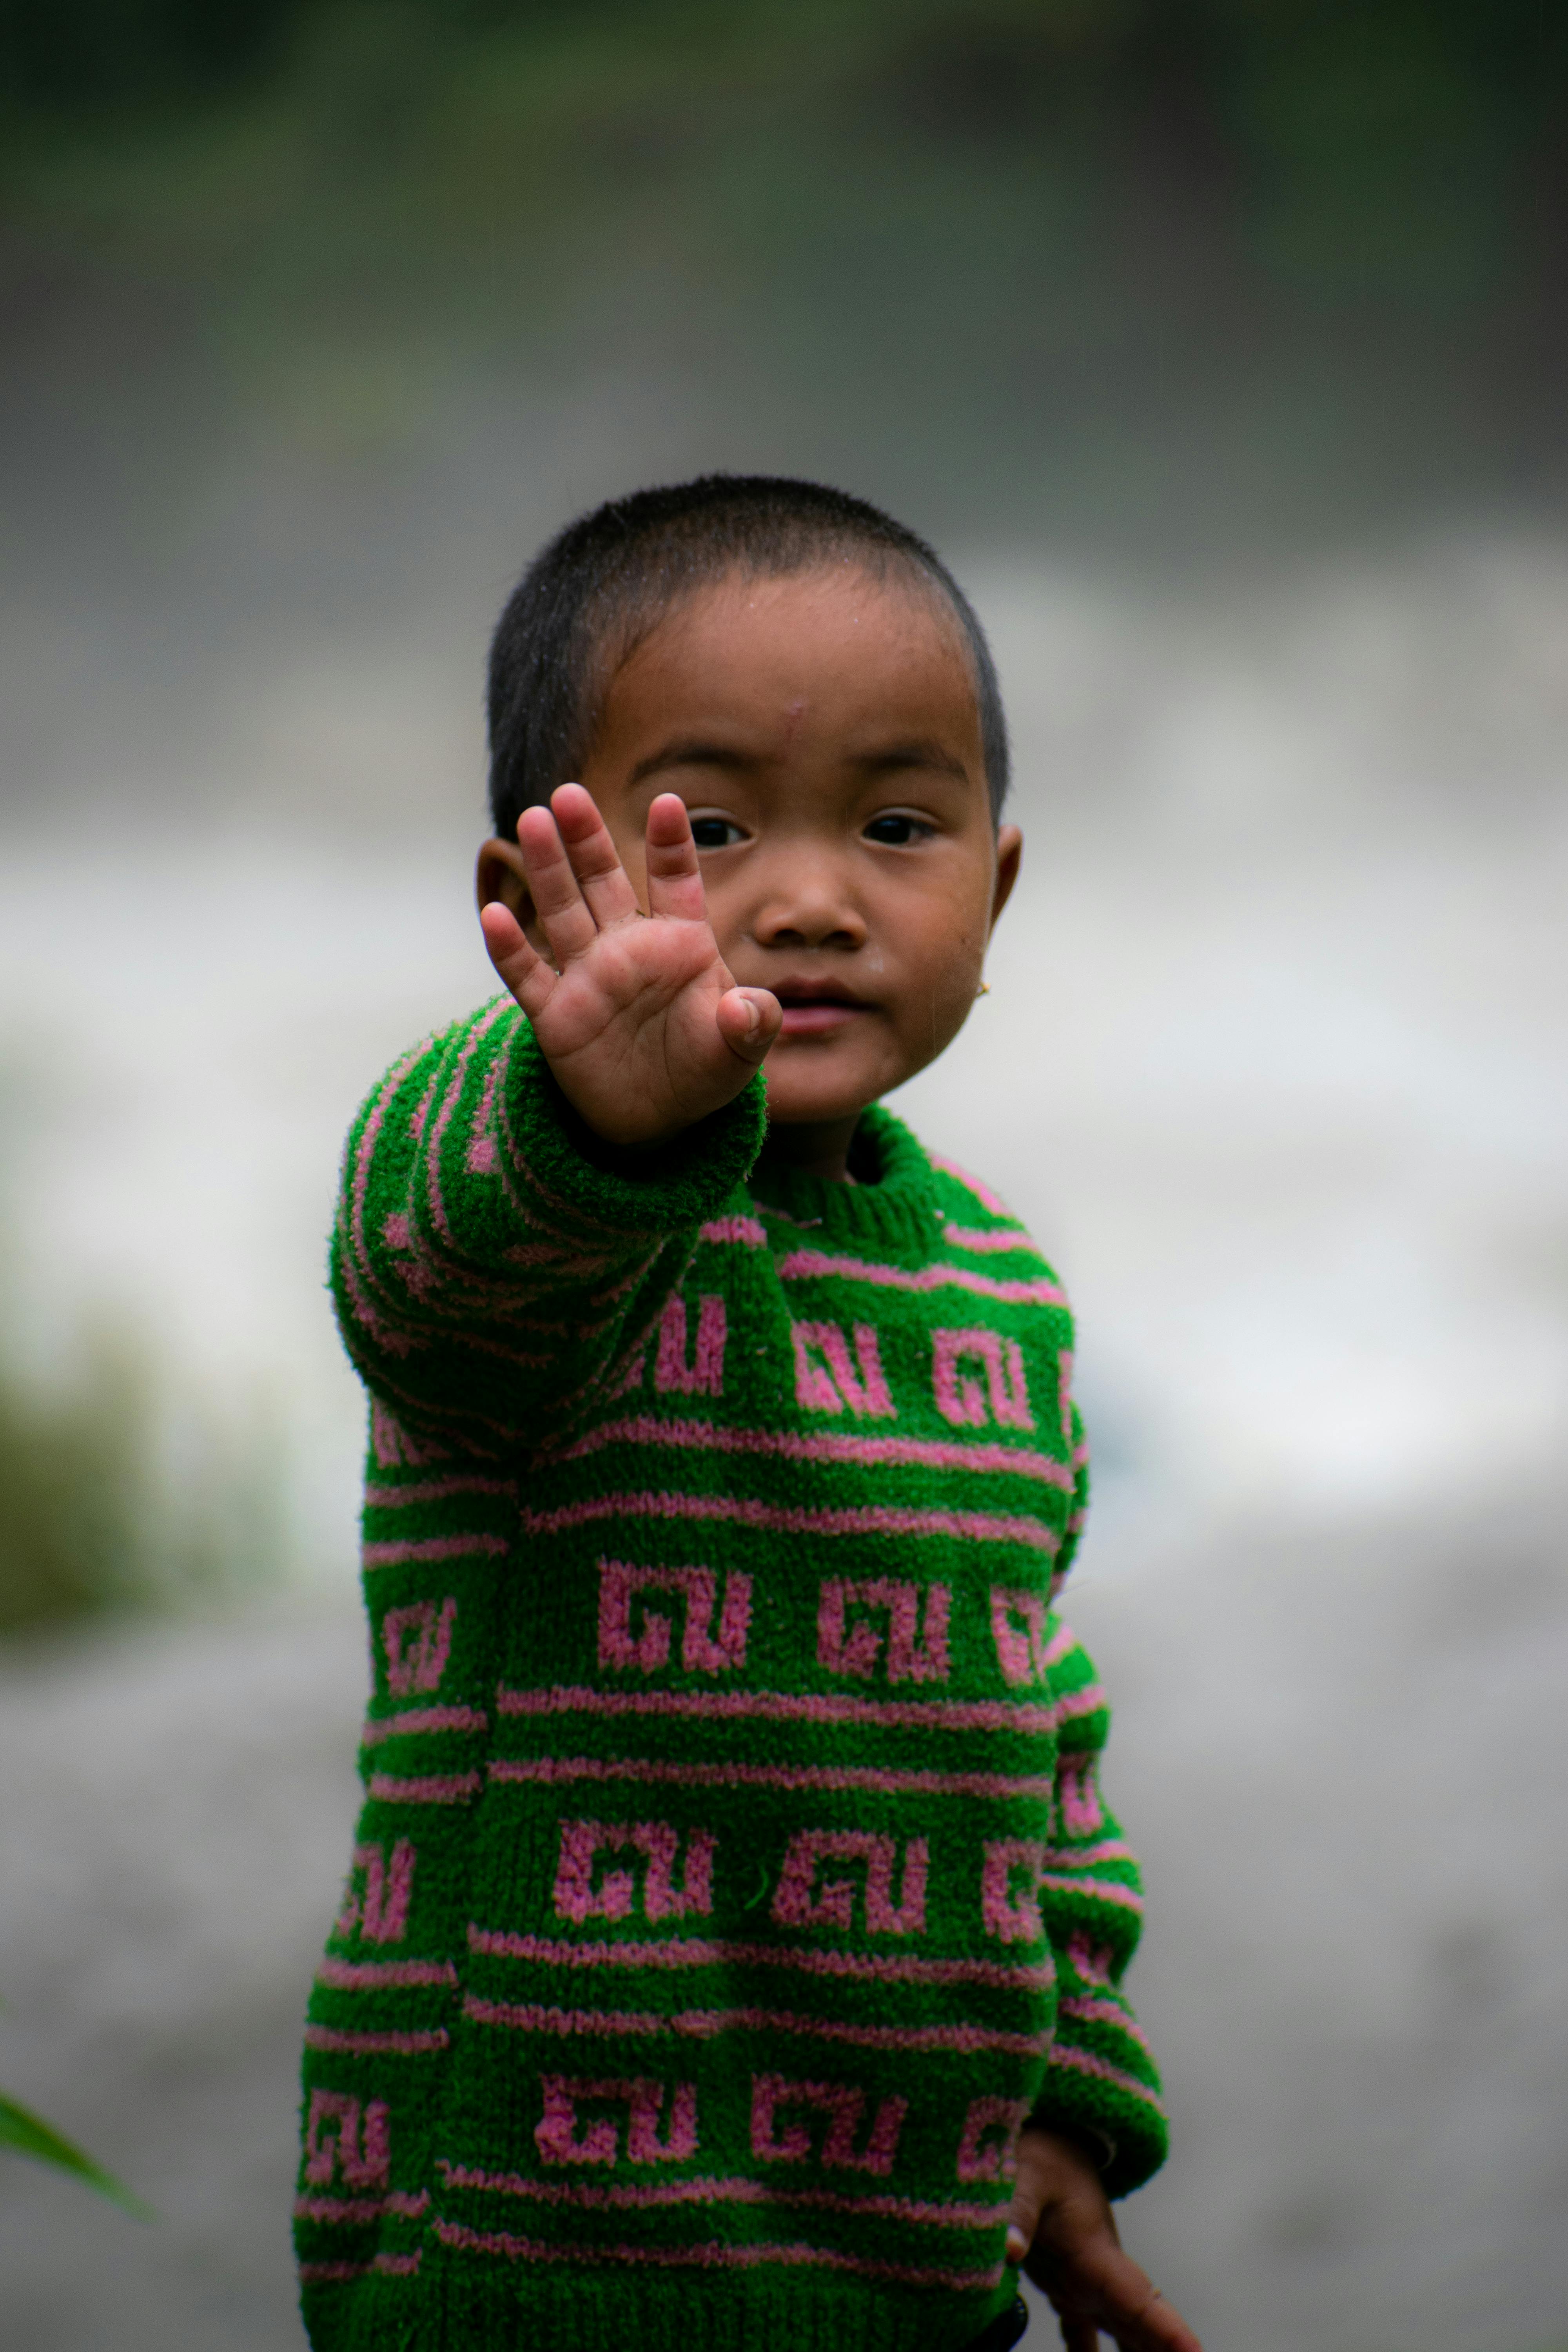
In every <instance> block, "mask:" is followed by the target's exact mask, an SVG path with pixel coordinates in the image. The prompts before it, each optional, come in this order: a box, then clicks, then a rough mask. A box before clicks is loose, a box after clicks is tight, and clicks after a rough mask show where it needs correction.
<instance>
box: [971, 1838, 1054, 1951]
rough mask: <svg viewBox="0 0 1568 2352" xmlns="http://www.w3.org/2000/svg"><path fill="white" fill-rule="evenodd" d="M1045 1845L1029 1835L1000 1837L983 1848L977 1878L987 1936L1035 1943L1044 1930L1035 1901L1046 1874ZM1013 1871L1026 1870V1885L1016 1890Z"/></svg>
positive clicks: (1006, 1940) (1003, 1940)
mask: <svg viewBox="0 0 1568 2352" xmlns="http://www.w3.org/2000/svg"><path fill="white" fill-rule="evenodd" d="M1048 1860H1049V1856H1048V1854H1047V1849H1046V1848H1045V1847H1044V1846H1043V1845H1040V1844H1037V1843H1036V1841H1035V1840H1034V1839H1032V1838H1003V1839H1001V1840H999V1841H997V1842H996V1843H988V1844H987V1845H986V1848H985V1860H984V1867H983V1870H982V1874H981V1882H980V1914H981V1917H982V1918H983V1919H984V1923H985V1932H986V1934H987V1935H988V1936H995V1937H998V1938H999V1939H1000V1941H1001V1942H1003V1943H1004V1944H1035V1943H1037V1942H1038V1941H1039V1939H1040V1937H1042V1936H1043V1935H1044V1934H1045V1932H1046V1929H1045V1922H1044V1920H1043V1919H1042V1918H1041V1917H1040V1906H1039V1901H1038V1895H1039V1887H1040V1881H1041V1880H1042V1879H1043V1878H1044V1876H1045V1874H1046V1868H1047V1862H1048ZM1016 1871H1024V1872H1026V1874H1027V1878H1028V1884H1027V1885H1026V1886H1025V1887H1022V1888H1019V1889H1016V1890H1015V1888H1014V1885H1013V1876H1014V1873H1015V1872H1016Z"/></svg>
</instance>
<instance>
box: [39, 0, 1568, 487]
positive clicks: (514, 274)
mask: <svg viewBox="0 0 1568 2352" xmlns="http://www.w3.org/2000/svg"><path fill="white" fill-rule="evenodd" d="M0 106H3V108H4V112H5V120H6V121H7V124H8V134H9V135H8V137H7V139H6V142H5V144H6V150H7V153H8V158H9V160H8V163H7V165H6V167H5V175H4V178H3V180H0V204H3V205H4V206H5V213H6V215H8V218H9V222H10V239H9V256H10V266H11V269H12V273H13V275H14V276H16V275H17V274H18V273H20V274H21V276H23V277H26V273H27V272H28V271H31V272H32V273H33V276H34V278H36V277H37V272H38V270H39V269H40V268H45V269H46V272H47V269H48V268H62V267H66V266H67V264H68V258H69V257H73V256H74V257H76V258H77V260H78V261H79V263H81V264H82V265H83V266H89V265H90V266H91V267H93V268H106V269H109V270H110V271H118V272H121V273H126V274H128V275H129V277H130V278H131V279H132V282H134V283H136V284H137V285H139V286H141V287H143V288H146V289H150V293H151V299H152V300H153V305H154V307H155V308H156V309H157V310H159V314H160V315H173V314H174V312H177V311H179V310H180V306H181V304H182V303H184V304H185V305H187V306H188V310H189V315H190V317H191V318H192V319H193V320H195V322H196V323H195V326H194V327H193V328H192V331H193V332H194V333H195V334H197V335H198V337H199V338H201V339H202V340H203V341H204V343H205V347H206V348H208V349H216V350H217V351H218V352H220V353H223V354H226V358H225V359H224V361H223V364H224V365H225V366H226V368H227V369H228V371H229V380H230V383H231V386H232V387H233V388H234V390H235V396H236V397H237V399H238V400H239V401H240V402H241V404H247V403H248V404H253V405H254V404H260V405H261V406H263V407H265V406H267V405H268V404H276V406H277V408H278V410H279V414H280V415H282V416H283V417H284V419H285V421H286V423H289V429H293V425H295V424H300V423H301V420H304V422H303V424H302V425H301V429H305V430H307V431H318V432H324V433H325V434H326V436H327V437H328V438H329V440H330V439H331V435H332V432H333V430H334V429H335V428H334V425H333V421H332V412H333V407H334V403H337V404H341V405H342V406H343V408H344V411H345V420H344V426H343V429H345V430H347V431H348V432H349V433H350V434H351V435H352V434H353V433H354V432H356V431H360V430H364V431H370V432H372V433H374V432H376V431H382V430H391V431H394V432H395V431H396V430H397V415H398V402H397V399H396V398H395V396H391V394H388V396H387V397H386V398H382V399H377V398H375V397H372V396H370V395H369V394H367V393H366V390H365V385H366V382H367V380H368V379H371V378H374V379H376V380H378V381H379V382H381V383H382V384H383V385H384V386H391V385H393V384H394V380H395V379H398V378H404V379H406V380H407V381H412V382H416V383H425V384H427V382H428V379H429V377H430V374H431V373H432V372H434V373H436V374H437V375H439V374H440V373H442V372H448V373H451V372H455V373H463V372H464V371H465V370H471V369H473V368H475V367H479V368H500V370H501V371H502V372H503V373H506V372H509V371H510V372H512V373H515V371H516V369H517V368H518V367H519V366H520V365H521V366H522V368H523V369H524V371H525V372H531V373H532V375H533V376H534V378H535V379H537V377H538V374H539V372H540V370H541V368H544V369H546V371H548V370H549V369H551V368H554V369H556V370H557V372H559V371H560V369H562V368H565V369H567V370H568V371H569V372H570V371H571V370H578V371H581V370H583V369H588V370H590V371H591V370H592V369H594V368H598V369H600V370H601V371H603V370H605V369H610V370H614V369H616V368H619V369H621V370H622V371H623V372H624V373H626V374H628V375H630V376H632V377H634V378H635V377H636V376H637V375H638V374H644V375H646V374H648V373H658V372H659V371H661V370H663V371H666V372H669V371H671V370H673V371H676V372H684V373H686V374H687V375H689V376H692V375H694V376H697V377H700V379H701V380H702V381H703V382H704V383H706V384H708V385H709V386H710V387H712V388H713V390H714V393H715V397H716V401H717V403H718V404H719V406H720V408H721V409H727V410H728V411H730V412H731V413H732V412H734V411H735V410H736V409H738V408H744V409H745V410H746V411H747V413H750V414H754V415H757V416H758V417H759V418H760V419H762V420H763V426H764V427H767V428H768V429H772V423H776V424H777V430H776V431H775V433H774V438H775V440H781V439H782V441H784V442H786V443H787V444H788V446H790V447H791V448H796V447H798V449H799V452H800V455H801V458H802V460H803V461H805V460H813V459H817V458H820V462H822V463H824V464H829V463H837V464H839V465H840V466H843V465H845V464H847V463H852V462H853V453H854V452H855V451H857V450H859V449H868V450H870V449H875V450H876V451H877V452H878V453H879V461H878V462H879V480H880V484H881V487H882V488H883V490H884V492H885V493H886V494H888V495H890V496H892V495H898V494H899V491H900V484H901V482H902V481H903V480H905V479H906V478H907V479H908V480H910V481H911V482H912V481H915V480H917V479H920V480H925V481H930V480H931V479H932V478H936V479H938V480H951V481H954V482H955V483H956V485H957V487H956V488H955V490H954V491H953V493H952V496H951V497H950V500H949V503H950V504H951V505H952V507H953V508H954V510H955V511H958V512H962V513H963V516H964V518H965V519H966V520H973V521H974V522H978V523H980V524H982V525H987V524H989V525H997V524H1002V525H1005V524H1007V523H1011V522H1017V521H1022V522H1023V523H1025V524H1026V525H1027V526H1028V527H1030V528H1035V527H1037V525H1038V524H1039V523H1040V522H1041V521H1046V522H1050V521H1052V520H1063V519H1067V520H1071V519H1072V517H1073V516H1074V515H1075V514H1081V515H1082V516H1084V517H1088V518H1090V519H1092V517H1093V516H1094V515H1095V514H1100V516H1101V517H1102V518H1103V517H1104V516H1105V515H1107V514H1109V513H1110V510H1111V509H1114V508H1115V507H1116V505H1117V503H1118V501H1120V502H1121V503H1122V504H1126V505H1132V506H1137V507H1140V508H1142V507H1145V506H1147V505H1148V503H1149V502H1150V501H1151V500H1152V501H1153V503H1154V504H1155V505H1158V503H1159V500H1160V499H1161V498H1162V497H1163V496H1164V495H1166V494H1167V493H1169V494H1173V495H1176V496H1177V497H1178V499H1179V498H1180V496H1181V495H1187V496H1189V497H1196V498H1198V499H1203V498H1205V497H1207V496H1208V495H1209V492H1210V489H1211V488H1212V487H1213V486H1214V485H1215V484H1217V483H1221V482H1223V483H1225V484H1226V485H1227V486H1228V487H1227V488H1226V496H1227V497H1228V498H1229V499H1230V501H1231V503H1232V505H1233V506H1234V507H1236V508H1237V509H1238V510H1239V509H1244V508H1245V507H1246V505H1247V500H1248V499H1249V498H1250V497H1252V496H1253V495H1254V494H1255V493H1259V494H1260V493H1261V491H1262V489H1263V486H1264V485H1265V484H1266V483H1268V482H1269V481H1271V480H1275V479H1277V478H1280V477H1291V478H1300V480H1301V481H1302V482H1303V483H1305V484H1310V492H1309V502H1310V504H1312V505H1315V504H1316V503H1318V502H1319V501H1320V500H1321V498H1322V496H1323V492H1324V488H1325V484H1329V483H1332V482H1334V481H1337V482H1338V483H1339V484H1340V486H1341V488H1342V494H1343V496H1344V497H1345V498H1346V499H1349V500H1350V501H1351V502H1352V504H1353V503H1354V502H1355V501H1357V500H1363V501H1370V502H1372V503H1373V504H1374V505H1375V504H1376V503H1377V502H1378V501H1379V500H1380V499H1388V498H1393V499H1398V497H1399V496H1401V495H1402V494H1403V493H1404V492H1405V490H1408V491H1409V492H1410V493H1411V494H1412V495H1415V496H1423V497H1429V496H1430V495H1431V494H1432V493H1433V492H1434V491H1435V490H1436V491H1439V492H1448V493H1453V494H1457V495H1458V496H1460V497H1463V496H1464V495H1465V494H1466V488H1467V485H1468V484H1470V483H1472V482H1473V484H1474V485H1475V486H1476V487H1477V488H1482V489H1485V488H1495V487H1498V486H1501V487H1504V488H1509V487H1510V486H1512V487H1521V486H1522V487H1525V488H1531V489H1533V488H1538V487H1539V486H1540V485H1541V484H1542V482H1543V481H1545V480H1547V479H1550V480H1551V481H1552V482H1553V483H1555V482H1556V481H1557V479H1558V476H1559V473H1560V470H1561V468H1560V464H1559V458H1560V451H1561V438H1562V408H1563V403H1562V393H1563V374H1564V361H1565V356H1568V11H1563V10H1562V9H1557V8H1551V7H1543V6H1542V5H1540V4H1539V0H1031V4H1030V5H1025V0H751V5H734V0H641V4H640V5H631V0H576V5H572V6H567V5H560V0H548V5H547V4H546V0H532V5H515V0H514V5H505V0H369V5H366V4H365V0H361V5H342V0H336V5H330V4H329V0H232V5H228V6H226V7H225V8H222V9H218V8H214V7H212V6H210V5H202V0H0ZM40 256H42V257H44V258H43V260H40ZM3 271H4V261H3V260H0V274H3ZM410 371H412V373H411V374H410ZM422 371H423V373H422ZM424 397H425V394H424V393H423V392H422V393H420V394H418V395H417V396H416V400H415V403H414V404H415V405H416V406H417V405H418V404H419V401H420V400H421V399H423V398H424ZM770 421H772V422H771V423H770ZM760 429H761V428H760ZM792 436H793V438H792ZM841 452H842V453H844V454H843V455H842V456H841V455H840V453H841ZM924 510H925V511H926V512H927V513H930V511H931V508H930V505H929V503H928V504H926V506H925V509H924Z"/></svg>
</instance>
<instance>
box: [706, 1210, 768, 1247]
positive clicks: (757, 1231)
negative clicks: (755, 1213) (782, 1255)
mask: <svg viewBox="0 0 1568 2352" xmlns="http://www.w3.org/2000/svg"><path fill="white" fill-rule="evenodd" d="M697 1238H698V1240H699V1241H700V1242H739V1243H740V1244H742V1247H743V1248H746V1249H766V1247H767V1245H768V1232H767V1227H766V1226H765V1225H764V1224H762V1223H759V1221H758V1220H757V1219H756V1218H755V1217H710V1219H709V1221H708V1223H706V1224H705V1225H699V1226H698V1228H697Z"/></svg>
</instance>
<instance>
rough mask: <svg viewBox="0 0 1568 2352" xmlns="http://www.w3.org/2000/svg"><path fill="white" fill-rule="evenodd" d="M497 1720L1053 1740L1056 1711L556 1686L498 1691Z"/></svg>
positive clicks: (994, 1704)
mask: <svg viewBox="0 0 1568 2352" xmlns="http://www.w3.org/2000/svg"><path fill="white" fill-rule="evenodd" d="M496 1712H497V1714H498V1715H606V1716H617V1715H651V1716H659V1715H671V1716H691V1717H699V1718H706V1719H707V1720H709V1721H717V1722H724V1721H731V1720H734V1721H744V1720H745V1719H746V1718H747V1717H760V1718H761V1719H763V1721H765V1722H771V1723H866V1724H872V1723H874V1724H880V1725H884V1726H886V1727H888V1728H889V1730H920V1731H1014V1732H1018V1733H1021V1734H1024V1735H1026V1736H1028V1737H1032V1738H1049V1737H1050V1736H1051V1734H1052V1733H1054V1732H1055V1730H1056V1727H1057V1710H1056V1708H1055V1707H1054V1706H1028V1705H1023V1704H1017V1703H1015V1702H1011V1701H1008V1700H1005V1699H940V1698H928V1699H875V1698H849V1697H847V1696H844V1695H843V1694H842V1693H840V1692H838V1691H809V1692H805V1693H802V1694H799V1695H797V1694H796V1693H795V1692H793V1691H601V1690H586V1689H581V1688H576V1689H574V1688H572V1687H570V1686H563V1685H560V1684H557V1685H556V1687H555V1688H554V1689H553V1690H537V1691H518V1690H508V1689H507V1687H506V1685H504V1684H502V1685H500V1687H499V1688H498V1689H497V1691H496Z"/></svg>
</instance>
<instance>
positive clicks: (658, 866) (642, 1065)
mask: <svg viewBox="0 0 1568 2352" xmlns="http://www.w3.org/2000/svg"><path fill="white" fill-rule="evenodd" d="M517 838H518V846H519V848H520V850H521V854H522V860H523V865H524V868H525V870H526V873H527V877H528V888H529V892H530V895H531V898H532V900H533V908H534V912H535V914H536V916H537V918H538V922H539V928H540V930H541V931H542V934H543V938H544V941H545V944H546V945H547V947H548V948H549V950H550V957H549V961H546V959H545V958H544V957H543V956H542V955H541V954H539V953H538V952H537V950H535V949H534V947H533V946H532V945H531V942H530V940H529V939H528V937H527V935H526V933H525V932H524V930H523V929H522V926H521V924H520V923H519V921H518V919H517V917H516V916H515V915H514V914H513V913H512V912H511V911H510V908H507V907H505V906H503V905H501V904H500V901H499V900H494V901H492V902H491V903H490V904H489V906H486V907H484V908H481V910H480V914H479V921H480V923H481V925H482V926H483V929H484V934H485V945H486V947H487V948H488V949H489V956H490V961H491V962H492V963H493V964H494V966H495V968H496V971H498V972H499V973H500V978H501V980H502V981H503V982H504V983H505V985H506V986H507V988H508V989H510V992H511V993H512V995H513V996H514V997H515V998H516V999H517V1002H518V1003H519V1004H521V1007H522V1009H523V1011H524V1012H525V1013H527V1015H528V1017H529V1020H530V1021H531V1023H532V1024H533V1030H534V1034H535V1035H536V1036H537V1037H538V1039H539V1042H540V1045H541V1046H542V1048H543V1051H544V1055H545V1057H546V1059H547V1060H548V1062H549V1064H550V1066H551V1068H552V1070H553V1071H554V1073H555V1077H556V1080H557V1083H558V1084H559V1086H560V1087H561V1091H562V1093H563V1095H565V1097H567V1100H568V1101H569V1102H570V1103H571V1104H572V1105H573V1107H574V1109H576V1110H577V1111H578V1112H579V1113H580V1114H581V1115H582V1117H583V1118H584V1119H586V1121H587V1123H588V1125H589V1126H590V1127H591V1128H592V1129H594V1131H595V1134H597V1135H601V1136H603V1137H604V1139H605V1141H606V1142H608V1143H620V1144H627V1145H637V1144H654V1143H662V1142H664V1141H666V1140H668V1138H669V1137H671V1136H673V1135H678V1134H679V1132H680V1130H681V1129H683V1128H687V1127H691V1126H694V1125H695V1124H696V1122H697V1121H698V1120H699V1119H701V1118H707V1117H708V1116H709V1114H710V1112H712V1111H716V1110H720V1109H721V1108H722V1107H723V1106H724V1104H725V1103H727V1102H730V1101H731V1100H732V1099H733V1097H735V1096H736V1095H738V1094H739V1093H740V1091H741V1089H742V1087H743V1086H744V1085H745V1084H746V1082H747V1080H748V1079H749V1078H750V1077H751V1076H752V1071H753V1070H754V1069H755V1068H756V1067H757V1065H758V1064H759V1063H760V1062H761V1061H762V1059H763V1055H765V1054H766V1053H767V1051H768V1048H769V1047H770V1046H771V1045H773V1041H774V1039H775V1038H776V1037H777V1035H778V1034H779V1024H780V1022H781V1020H782V1018H783V1015H782V1013H781V1012H780V1009H779V1003H778V999H777V998H776V997H775V996H773V995H772V994H771V993H770V992H769V991H768V990H766V989H765V988H737V987H736V986H735V983H734V981H733V979H732V977H731V973H730V971H729V968H728V966H727V965H726V964H725V962H724V960H723V958H722V957H721V954H720V953H719V949H718V944H717V942H716V941H715V940H714V937H713V932H712V929H711V927H710V923H709V920H708V908H707V902H706V900H705V898H704V897H703V892H702V878H701V876H700V872H699V870H698V864H697V850H696V846H695V845H694V843H693V841H692V838H691V826H690V824H689V821H688V818H687V814H686V805H685V803H684V802H683V801H681V800H680V799H679V797H678V796H677V794H675V793H660V794H659V795H658V798H657V799H656V800H655V801H654V802H653V803H652V804H651V806H650V807H649V809H648V813H647V901H648V903H647V914H646V915H645V914H644V913H643V911H642V909H641V908H640V907H639V906H638V905H637V895H636V893H635V891H634V890H633V888H632V886H631V883H630V882H629V880H628V879H627V877H626V869H625V867H624V866H622V864H621V861H620V858H619V856H617V855H616V845H615V843H614V842H613V841H612V840H611V838H610V835H609V832H608V829H607V827H606V826H605V822H604V820H603V818H602V817H601V816H600V814H599V812H598V810H597V809H596V808H595V805H594V803H593V801H592V799H591V798H590V796H589V795H588V793H585V792H584V789H583V787H582V785H581V784H563V785H562V786H561V788H560V790H559V791H558V792H556V793H552V796H551V802H550V806H549V807H548V808H547V809H546V808H530V809H525V810H524V811H523V813H522V815H521V817H520V818H519V820H518V827H517Z"/></svg>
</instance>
